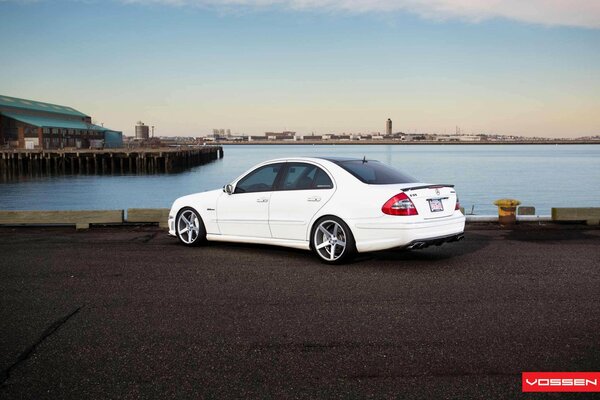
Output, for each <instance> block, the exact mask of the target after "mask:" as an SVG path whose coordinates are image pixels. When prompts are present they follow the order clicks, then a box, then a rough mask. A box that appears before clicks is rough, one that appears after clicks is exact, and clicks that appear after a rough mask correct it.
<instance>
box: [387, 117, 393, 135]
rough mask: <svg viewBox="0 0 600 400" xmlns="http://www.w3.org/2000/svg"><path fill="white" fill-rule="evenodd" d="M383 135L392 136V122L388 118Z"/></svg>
mask: <svg viewBox="0 0 600 400" xmlns="http://www.w3.org/2000/svg"><path fill="white" fill-rule="evenodd" d="M385 134H386V135H391V134H392V120H391V119H390V118H388V120H387V122H386V123H385Z"/></svg>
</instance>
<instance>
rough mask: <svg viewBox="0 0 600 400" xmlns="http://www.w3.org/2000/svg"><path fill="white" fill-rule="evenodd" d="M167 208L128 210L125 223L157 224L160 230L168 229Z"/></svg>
mask: <svg viewBox="0 0 600 400" xmlns="http://www.w3.org/2000/svg"><path fill="white" fill-rule="evenodd" d="M168 219H169V209H168V208H129V209H127V222H135V223H140V222H141V223H158V226H159V227H161V228H168V227H169V225H168V224H169V222H168Z"/></svg>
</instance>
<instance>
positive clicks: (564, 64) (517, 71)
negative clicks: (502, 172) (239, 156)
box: [0, 0, 600, 138]
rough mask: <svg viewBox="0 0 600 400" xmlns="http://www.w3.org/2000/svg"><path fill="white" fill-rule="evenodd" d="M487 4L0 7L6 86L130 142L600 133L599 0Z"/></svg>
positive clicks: (245, 1)
mask: <svg viewBox="0 0 600 400" xmlns="http://www.w3.org/2000/svg"><path fill="white" fill-rule="evenodd" d="M485 3H486V2H479V1H474V0H462V1H447V0H440V1H423V2H420V3H414V2H410V1H402V0H391V1H386V2H381V1H368V0H344V1H332V0H325V1H322V2H318V4H317V2H312V1H306V0H289V1H286V0H278V1H275V0H272V1H252V0H228V1H225V2H222V1H221V2H219V1H211V0H200V1H189V0H164V1H161V0H150V1H143V0H129V1H110V2H96V1H73V2H61V1H59V2H47V1H0V43H2V48H3V50H4V51H3V52H2V56H0V57H1V59H2V63H0V76H2V77H3V78H2V85H1V88H2V90H0V92H2V94H4V95H8V96H14V97H20V98H30V99H35V100H39V101H45V102H49V103H56V104H69V105H71V106H73V107H75V108H77V109H83V110H86V111H88V112H90V113H92V115H93V116H94V118H95V119H96V122H98V123H104V124H106V125H107V126H111V127H114V128H115V129H119V130H123V132H124V134H126V135H130V136H131V135H133V132H134V127H135V123H136V122H137V121H138V120H142V121H145V122H147V123H148V124H149V125H154V126H155V127H156V131H155V134H156V135H157V136H187V135H192V136H193V135H197V136H199V135H205V134H207V133H210V132H212V130H213V129H214V128H217V127H227V128H229V129H231V132H236V133H244V134H252V135H262V134H264V132H266V131H283V130H291V131H296V132H300V133H303V134H307V135H309V134H311V133H312V132H315V134H328V133H343V132H347V133H358V132H364V133H370V132H377V131H379V132H385V121H386V120H387V118H391V119H392V121H393V123H394V125H393V128H394V131H402V132H428V133H438V134H444V133H446V134H449V133H454V129H455V127H456V126H457V125H458V126H460V127H461V128H462V130H463V131H464V132H465V133H473V134H477V133H496V134H504V135H520V136H543V137H549V138H552V137H580V136H588V135H597V134H599V133H600V115H599V114H600V113H598V110H600V73H599V72H600V71H599V65H600V51H599V50H598V43H600V6H598V5H596V4H594V3H593V2H583V1H579V2H577V1H575V2H569V3H564V4H563V3H562V2H553V3H552V4H545V2H541V1H533V2H528V3H527V5H522V4H519V5H515V4H514V3H512V2H507V1H499V2H495V3H494V4H493V5H486V4H485ZM511 5H512V6H511ZM49 21H51V22H49ZM25 22H26V24H24V23H25ZM24 26H30V27H32V29H23V27H24Z"/></svg>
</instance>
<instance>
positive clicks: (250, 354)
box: [0, 227, 600, 399]
mask: <svg viewBox="0 0 600 400" xmlns="http://www.w3.org/2000/svg"><path fill="white" fill-rule="evenodd" d="M0 299H1V304H0V320H1V321H2V325H1V332H0V333H1V334H0V370H1V371H2V376H1V380H2V381H3V383H2V386H1V388H0V397H5V398H31V399H44V398H49V399H50V398H51V399H57V398H71V399H83V398H141V397H143V398H200V397H204V398H211V397H212V398H226V397H227V398H231V397H237V398H242V397H253V398H315V397H326V398H364V397H374V398H395V397H399V398H423V399H439V398H464V397H471V398H482V399H489V398H515V397H519V396H520V395H521V384H520V376H521V375H520V373H521V371H539V370H558V371H560V370H584V371H585V370H595V371H599V370H600V230H598V229H560V230H557V229H547V230H530V229H520V230H517V231H499V230H496V229H471V230H470V231H468V232H467V239H466V240H465V241H463V242H460V243H457V244H449V245H445V246H442V247H440V248H430V249H426V250H419V251H413V252H386V253H380V254H371V255H367V256H364V257H361V258H360V259H358V260H357V261H356V262H355V263H353V264H351V265H347V266H336V267H333V266H326V265H323V264H321V263H319V262H318V260H317V259H315V258H314V257H313V256H312V255H310V253H307V252H302V251H295V250H288V249H280V248H270V247H262V246H259V247H256V246H244V245H227V244H213V245H209V246H207V247H204V248H193V249H190V248H185V247H183V246H180V245H179V244H178V243H177V242H176V240H175V239H173V238H169V237H168V236H166V234H165V233H163V232H162V231H159V230H158V229H157V228H151V227H145V228H144V227H137V228H94V229H92V230H90V231H89V232H75V230H74V229H71V228H18V229H16V228H1V229H0ZM538 398H552V395H548V394H545V395H541V396H538ZM570 398H573V396H570Z"/></svg>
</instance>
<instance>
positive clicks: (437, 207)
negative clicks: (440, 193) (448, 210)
mask: <svg viewBox="0 0 600 400" xmlns="http://www.w3.org/2000/svg"><path fill="white" fill-rule="evenodd" d="M429 209H430V210H431V212H439V211H444V205H443V204H442V201H441V200H439V199H431V200H429Z"/></svg>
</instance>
